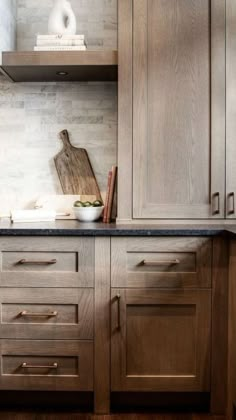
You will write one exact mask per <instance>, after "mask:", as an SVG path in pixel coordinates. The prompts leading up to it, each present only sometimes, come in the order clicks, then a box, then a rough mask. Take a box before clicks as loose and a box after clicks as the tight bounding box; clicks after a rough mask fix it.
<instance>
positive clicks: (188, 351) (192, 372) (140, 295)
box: [111, 289, 211, 392]
mask: <svg viewBox="0 0 236 420" xmlns="http://www.w3.org/2000/svg"><path fill="white" fill-rule="evenodd" d="M111 307H112V318H111V328H112V331H111V334H112V341H111V367H112V368H111V369H112V372H111V388H112V391H163V392H165V391H166V392H175V391H180V392H188V391H196V392H198V391H209V389H210V335H211V291H210V290H206V289H205V290H188V291H186V290H185V291H183V290H182V291H180V290H174V289H173V290H171V291H170V290H169V291H168V290H144V289H135V290H134V289H132V290H131V289H112V303H111Z"/></svg>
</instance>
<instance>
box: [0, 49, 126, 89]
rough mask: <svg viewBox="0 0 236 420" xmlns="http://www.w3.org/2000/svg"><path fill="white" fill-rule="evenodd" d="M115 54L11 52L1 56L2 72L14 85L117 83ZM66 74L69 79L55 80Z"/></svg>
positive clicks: (62, 77) (100, 52) (111, 52)
mask: <svg viewBox="0 0 236 420" xmlns="http://www.w3.org/2000/svg"><path fill="white" fill-rule="evenodd" d="M117 64H118V54H117V51H111V50H106V51H82V54H81V52H79V51H77V52H73V51H66V52H65V51H59V52H57V51H53V52H52V51H50V52H47V51H40V52H39V51H25V52H24V51H14V52H5V53H3V59H2V69H3V71H4V72H5V73H7V75H8V76H9V77H10V78H11V80H13V81H15V82H30V81H31V82H33V81H37V82H39V81H46V82H49V81H89V80H90V81H116V80H117ZM58 71H65V72H67V73H68V76H58V75H57V74H56V73H57V72H58Z"/></svg>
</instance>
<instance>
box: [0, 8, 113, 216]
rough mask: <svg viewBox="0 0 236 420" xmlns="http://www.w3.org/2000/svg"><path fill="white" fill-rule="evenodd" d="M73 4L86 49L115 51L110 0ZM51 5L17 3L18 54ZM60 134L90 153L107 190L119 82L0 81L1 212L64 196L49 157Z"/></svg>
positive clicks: (58, 144) (40, 28)
mask: <svg viewBox="0 0 236 420" xmlns="http://www.w3.org/2000/svg"><path fill="white" fill-rule="evenodd" d="M1 1H2V0H1ZM41 4H42V7H41ZM72 4H73V7H74V10H75V12H76V14H77V15H78V32H81V33H85V34H86V38H87V39H88V40H90V41H89V42H90V44H91V45H93V46H94V47H95V48H102V49H103V48H106V47H107V48H116V47H117V14H116V6H117V5H116V1H115V0H93V1H92V0H86V1H85V0H78V1H77V0H74V1H73V0H72ZM39 5H40V6H39ZM51 6H52V1H51V0H43V1H41V2H38V0H18V13H17V45H18V49H20V50H27V49H32V47H33V45H34V42H35V33H37V32H40V33H45V31H46V27H47V16H48V13H49V11H50V7H51ZM64 128H66V129H68V131H69V133H70V136H71V141H72V143H73V144H74V145H75V146H78V147H84V148H86V149H87V151H88V154H89V157H90V159H91V162H92V165H93V168H94V171H95V174H96V177H97V180H98V183H99V186H100V189H101V191H105V190H106V182H107V172H108V170H109V168H110V167H111V165H112V164H114V163H116V156H117V150H116V149H117V85H116V83H15V84H13V83H9V82H8V81H6V79H4V77H0V144H1V147H0V213H2V212H4V211H6V210H8V209H9V207H10V208H11V207H15V206H16V207H19V206H21V207H23V208H29V207H31V206H32V203H33V202H34V201H35V200H36V199H37V197H38V196H39V195H41V194H61V193H62V191H61V187H60V183H59V180H58V177H57V172H56V170H55V166H54V160H53V157H54V156H55V155H56V154H57V153H58V152H59V151H60V149H61V147H62V145H61V142H60V140H59V139H58V138H57V135H58V133H59V131H60V130H62V129H64Z"/></svg>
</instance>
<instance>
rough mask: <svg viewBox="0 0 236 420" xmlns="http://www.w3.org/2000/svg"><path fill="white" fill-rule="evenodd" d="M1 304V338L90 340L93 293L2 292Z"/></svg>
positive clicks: (63, 291) (57, 291)
mask: <svg viewBox="0 0 236 420" xmlns="http://www.w3.org/2000/svg"><path fill="white" fill-rule="evenodd" d="M0 304H1V323H0V337H1V338H19V339H27V338H28V339H61V338H63V339H92V338H93V312H94V311H93V289H88V288H85V289H79V288H76V289H65V288H63V289H55V288H52V289H46V288H42V289H38V288H31V289H24V288H19V289H13V288H9V289H8V288H2V289H1V293H0Z"/></svg>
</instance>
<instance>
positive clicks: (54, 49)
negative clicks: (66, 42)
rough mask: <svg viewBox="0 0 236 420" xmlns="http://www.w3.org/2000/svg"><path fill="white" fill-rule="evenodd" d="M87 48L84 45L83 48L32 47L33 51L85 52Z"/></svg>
mask: <svg viewBox="0 0 236 420" xmlns="http://www.w3.org/2000/svg"><path fill="white" fill-rule="evenodd" d="M86 50H87V48H86V47H85V45H83V46H80V47H79V46H77V47H65V46H61V47H46V46H44V47H34V51H86Z"/></svg>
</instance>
